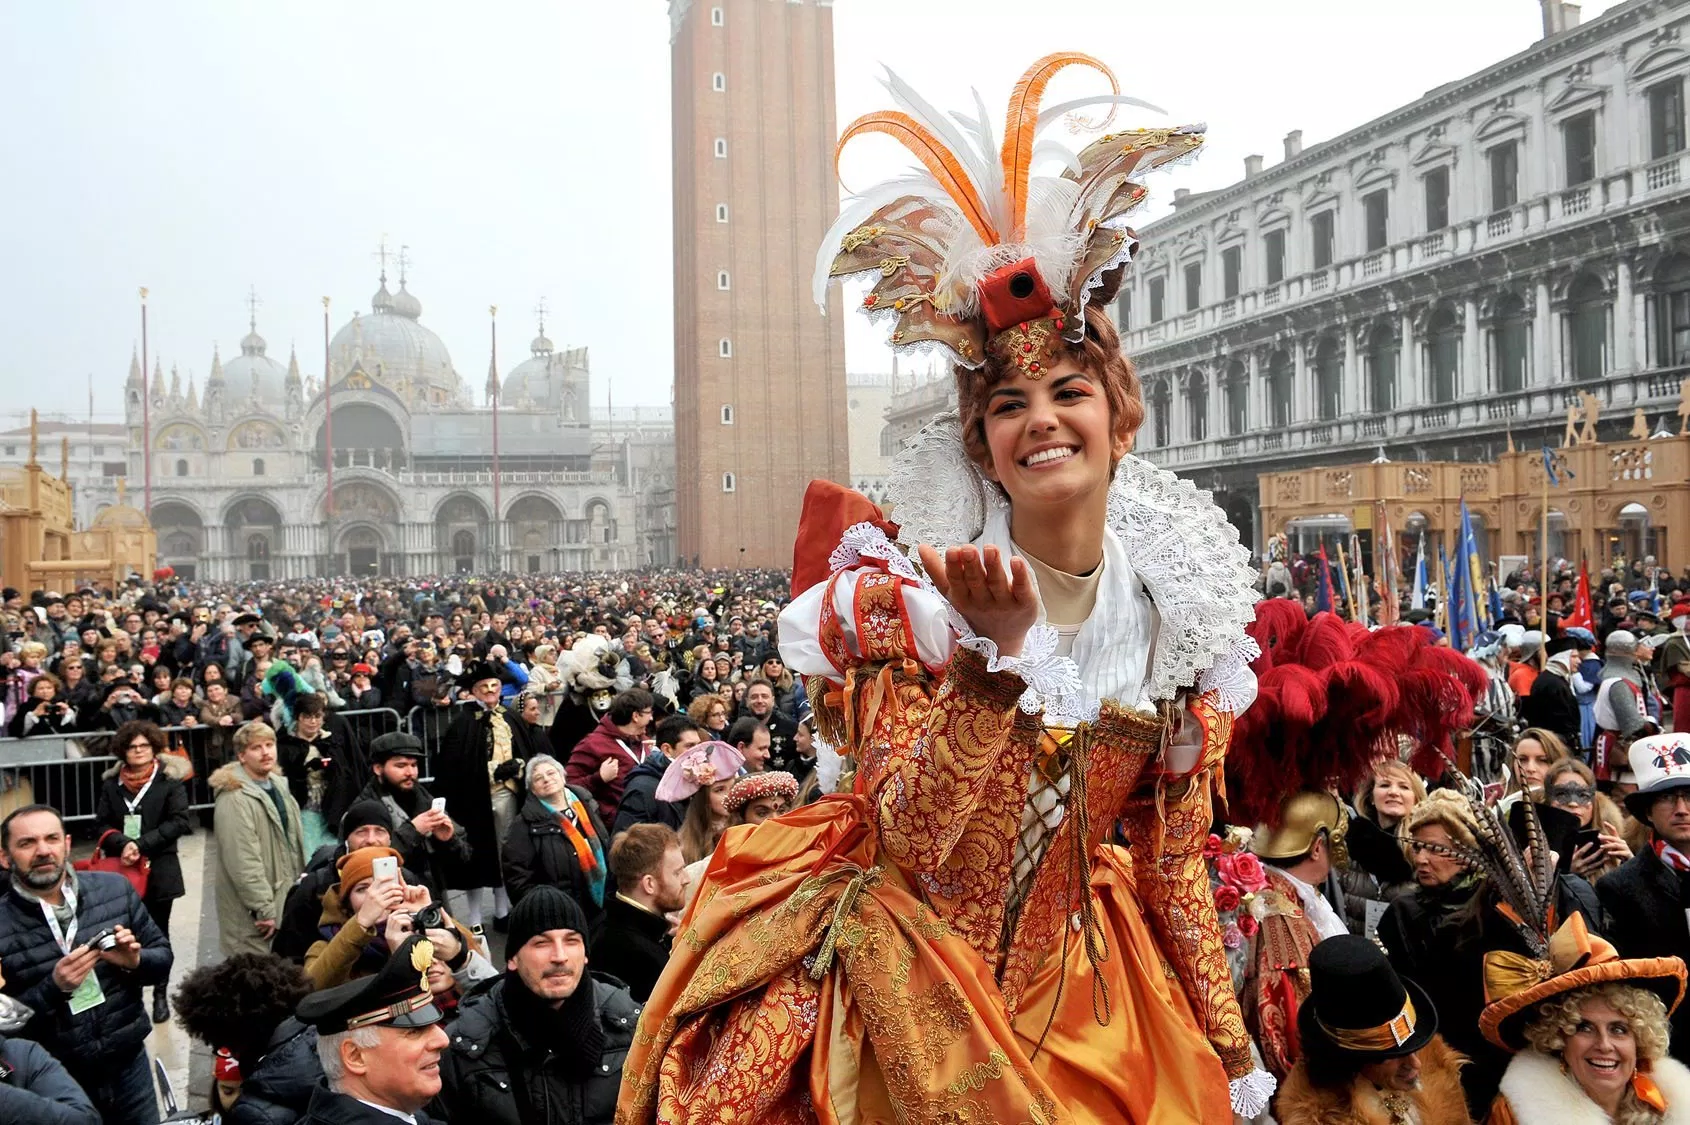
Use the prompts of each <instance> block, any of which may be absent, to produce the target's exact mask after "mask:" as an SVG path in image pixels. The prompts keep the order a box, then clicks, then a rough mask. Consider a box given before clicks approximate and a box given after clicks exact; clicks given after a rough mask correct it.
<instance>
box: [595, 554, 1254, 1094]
mask: <svg viewBox="0 0 1690 1125" xmlns="http://www.w3.org/2000/svg"><path fill="white" fill-rule="evenodd" d="M835 580H836V581H837V577H836V579H835ZM902 582H903V580H902V579H900V578H898V577H896V576H894V575H890V574H875V575H871V576H868V577H866V578H864V579H863V580H862V582H861V583H859V586H858V592H857V599H858V611H857V637H858V639H859V643H860V644H861V645H862V646H863V649H864V655H863V658H861V659H858V658H847V656H846V654H845V653H843V652H842V651H840V652H838V656H837V659H836V665H837V666H838V667H842V668H847V673H846V684H845V689H844V691H843V693H842V700H841V710H842V712H843V717H844V720H845V724H846V729H847V734H848V739H847V741H848V749H849V750H850V752H851V753H852V755H853V756H854V757H855V760H856V764H857V774H856V778H855V782H854V791H853V792H852V793H851V794H848V795H838V796H832V797H827V798H824V799H823V800H821V801H819V802H817V803H815V804H812V805H807V806H803V807H800V808H798V809H795V810H793V811H792V812H790V813H788V814H786V815H785V816H782V817H779V818H777V819H774V820H770V821H765V822H764V823H763V824H761V825H758V826H755V827H753V826H741V827H736V828H732V829H729V830H728V832H727V834H726V835H725V836H724V837H723V839H722V841H721V843H720V845H719V846H718V847H717V849H716V852H715V854H714V855H713V857H712V858H711V861H710V864H709V866H708V868H707V870H706V872H705V875H704V882H703V885H702V887H701V889H700V891H699V893H698V895H697V896H696V898H695V899H694V902H693V905H692V907H691V909H690V910H689V912H688V914H687V915H686V917H685V918H684V919H683V920H682V923H681V927H680V930H679V934H678V936H677V938H676V941H675V947H674V953H673V955H672V957H671V959H670V961H669V964H668V967H667V968H666V969H665V970H664V973H663V976H662V978H661V980H659V982H658V984H657V987H656V989H655V990H654V991H653V993H652V996H651V999H650V1002H649V1003H648V1004H647V1006H646V1008H645V1012H644V1015H643V1016H642V1018H641V1021H640V1026H639V1028H638V1031H637V1033H636V1035H635V1040H634V1046H633V1049H632V1051H631V1053H630V1054H629V1057H628V1059H627V1061H626V1063H625V1065H624V1067H623V1086H622V1091H621V1097H620V1099H619V1102H618V1108H617V1116H616V1120H617V1121H618V1122H619V1123H620V1125H635V1123H641V1125H644V1123H647V1122H652V1121H659V1122H663V1123H664V1125H670V1123H677V1122H687V1123H698V1125H704V1123H711V1125H715V1123H723V1122H727V1123H733V1122H745V1123H751V1122H756V1123H758V1125H785V1123H792V1125H799V1123H804V1125H809V1123H817V1122H819V1123H823V1125H879V1123H881V1122H914V1123H924V1122H925V1123H934V1125H962V1123H965V1122H980V1123H1007V1125H1021V1123H1027V1125H1057V1123H1062V1125H1069V1123H1076V1125H1077V1123H1082V1122H1084V1123H1093V1122H1096V1123H1102V1122H1110V1123H1119V1122H1127V1123H1131V1125H1174V1123H1180V1125H1187V1123H1193V1122H1198V1123H1210V1122H1213V1123H1215V1125H1229V1123H1230V1122H1231V1121H1232V1107H1231V1101H1230V1098H1229V1091H1228V1079H1229V1077H1240V1076H1243V1075H1245V1074H1248V1073H1249V1072H1250V1070H1251V1064H1250V1055H1249V1041H1248V1039H1247V1038H1246V1036H1245V1032H1244V1028H1243V1022H1242V1019H1241V1018H1240V1016H1239V1012H1238V1006H1237V1001H1236V998H1235V997H1234V995H1233V992H1232V987H1231V981H1230V977H1229V976H1228V973H1227V969H1226V965H1225V960H1224V955H1223V951H1222V948H1221V944H1220V934H1219V928H1218V925H1217V923H1216V920H1215V914H1214V906H1213V900H1212V898H1211V896H1210V889H1209V882H1208V875H1207V872H1206V869H1205V867H1204V864H1203V858H1202V847H1203V843H1204V841H1205V840H1206V838H1207V835H1208V830H1209V824H1210V810H1211V803H1210V801H1211V788H1212V786H1213V785H1214V783H1215V782H1216V781H1217V780H1218V773H1219V770H1218V767H1219V764H1220V761H1221V758H1222V757H1223V756H1224V753H1225V749H1226V744H1227V740H1228V736H1229V734H1230V729H1231V716H1230V715H1228V714H1226V713H1224V712H1220V711H1217V710H1216V709H1215V708H1213V707H1211V706H1208V705H1207V703H1206V702H1205V700H1201V699H1200V700H1197V701H1195V702H1193V703H1192V704H1190V709H1191V711H1192V714H1193V716H1194V717H1195V719H1196V720H1197V721H1198V722H1199V723H1200V724H1201V730H1202V734H1203V740H1204V745H1203V749H1202V752H1201V754H1200V756H1199V759H1198V764H1197V766H1196V768H1195V770H1194V771H1192V772H1191V773H1188V774H1186V775H1184V776H1182V777H1179V778H1170V777H1168V776H1166V775H1165V774H1164V773H1163V772H1162V771H1161V770H1160V768H1159V764H1158V763H1159V762H1160V752H1161V748H1162V746H1163V743H1164V739H1163V735H1164V730H1165V727H1166V721H1165V720H1164V719H1157V718H1147V717H1145V716H1143V715H1140V714H1138V713H1136V712H1127V711H1124V710H1121V709H1119V708H1115V707H1112V706H1110V705H1108V704H1105V705H1104V707H1103V709H1102V712H1101V714H1100V715H1099V717H1098V719H1097V721H1096V722H1095V723H1091V724H1084V725H1082V726H1081V727H1080V728H1079V729H1077V730H1075V731H1073V732H1050V731H1046V730H1045V729H1044V728H1043V727H1042V726H1041V724H1040V721H1039V718H1038V717H1037V716H1035V715H1029V714H1027V713H1025V712H1023V711H1021V710H1020V709H1019V708H1018V706H1017V700H1018V699H1019V698H1020V696H1021V694H1022V691H1023V684H1022V681H1021V679H1020V678H1019V677H1018V676H1015V675H1014V674H1011V673H1008V672H998V673H992V672H989V671H988V670H987V664H986V662H985V660H984V658H982V657H981V656H979V655H978V654H976V653H974V652H972V651H970V650H967V649H958V650H957V651H956V653H955V654H954V655H953V656H952V657H951V659H950V661H949V663H948V664H947V665H946V667H945V669H944V671H943V674H942V676H940V677H935V676H933V675H932V674H930V673H929V672H928V670H927V669H925V668H923V667H922V666H921V665H920V664H919V663H918V662H917V661H916V660H915V659H914V651H915V646H914V642H913V640H912V639H911V636H910V631H909V628H908V624H907V620H906V619H905V618H904V617H903V615H902V612H901V611H902V597H901V594H900V590H899V588H900V585H901V584H902ZM829 593H830V595H831V590H830V591H829ZM828 603H829V604H830V603H831V596H830V597H829V599H828ZM877 625H878V626H879V627H877ZM830 632H831V633H832V634H833V636H832V640H833V643H834V645H835V646H836V648H837V647H838V638H837V628H835V629H833V630H831V631H830V630H829V629H828V627H827V623H826V621H825V620H824V623H823V630H822V633H823V641H824V644H826V643H827V642H828V640H829V636H830ZM1035 768H1036V769H1037V771H1038V772H1039V773H1042V774H1043V775H1044V776H1046V777H1057V776H1066V778H1067V781H1068V788H1067V797H1066V807H1065V811H1064V815H1063V817H1062V819H1061V822H1060V824H1059V826H1057V827H1056V828H1055V830H1054V831H1053V832H1052V833H1051V834H1050V835H1049V836H1048V838H1047V839H1046V841H1045V846H1044V849H1043V851H1042V853H1041V858H1040V860H1039V862H1038V864H1037V867H1036V869H1035V874H1033V875H1032V877H1031V879H1030V880H1027V881H1025V882H1024V883H1023V885H1022V889H1021V890H1020V892H1019V893H1018V894H1017V895H1016V896H1015V897H1016V901H1015V903H1014V905H1012V904H1011V901H1010V900H1011V891H1010V888H1011V884H1012V878H1013V865H1014V860H1015V853H1016V842H1017V835H1018V833H1019V832H1020V831H1021V823H1022V813H1023V808H1024V806H1025V805H1026V803H1027V801H1028V793H1029V778H1030V777H1033V776H1035V772H1034V771H1035ZM1117 823H1119V824H1120V826H1121V827H1122V829H1123V830H1124V832H1125V833H1126V836H1127V839H1128V840H1129V841H1130V842H1131V845H1132V846H1131V851H1130V852H1129V851H1128V850H1127V849H1123V848H1120V847H1118V846H1115V845H1114V844H1112V843H1109V842H1108V838H1109V837H1110V834H1111V833H1110V829H1111V828H1112V827H1113V826H1115V825H1116V824H1117ZM1223 1059H1224V1062H1223Z"/></svg>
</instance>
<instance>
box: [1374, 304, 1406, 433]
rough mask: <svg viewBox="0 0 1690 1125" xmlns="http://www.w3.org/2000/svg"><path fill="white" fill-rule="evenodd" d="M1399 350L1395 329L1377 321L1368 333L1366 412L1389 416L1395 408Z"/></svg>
mask: <svg viewBox="0 0 1690 1125" xmlns="http://www.w3.org/2000/svg"><path fill="white" fill-rule="evenodd" d="M1400 354H1401V349H1400V348H1399V346H1398V343H1397V330H1396V326H1395V325H1394V324H1392V323H1391V322H1390V321H1389V320H1383V319H1381V320H1376V321H1374V322H1373V327H1372V329H1371V330H1370V331H1369V332H1368V334H1367V409H1368V410H1369V411H1371V412H1372V413H1374V414H1389V413H1390V412H1391V411H1393V410H1395V409H1396V408H1397V359H1398V357H1399V355H1400Z"/></svg>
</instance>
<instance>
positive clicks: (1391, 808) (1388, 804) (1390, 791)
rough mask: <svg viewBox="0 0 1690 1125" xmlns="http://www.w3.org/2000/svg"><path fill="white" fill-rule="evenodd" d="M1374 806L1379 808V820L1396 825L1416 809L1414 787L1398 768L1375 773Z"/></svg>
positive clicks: (1389, 824)
mask: <svg viewBox="0 0 1690 1125" xmlns="http://www.w3.org/2000/svg"><path fill="white" fill-rule="evenodd" d="M1373 807H1374V808H1375V809H1377V810H1379V821H1380V823H1381V824H1383V825H1385V826H1386V827H1394V826H1395V825H1396V824H1397V822H1398V821H1400V820H1402V818H1403V817H1405V816H1407V815H1408V814H1409V813H1410V812H1411V811H1413V809H1414V787H1413V786H1412V785H1410V784H1409V783H1408V778H1406V777H1404V776H1403V775H1402V774H1401V773H1400V772H1398V771H1396V770H1380V771H1379V772H1378V773H1376V774H1374V775H1373Z"/></svg>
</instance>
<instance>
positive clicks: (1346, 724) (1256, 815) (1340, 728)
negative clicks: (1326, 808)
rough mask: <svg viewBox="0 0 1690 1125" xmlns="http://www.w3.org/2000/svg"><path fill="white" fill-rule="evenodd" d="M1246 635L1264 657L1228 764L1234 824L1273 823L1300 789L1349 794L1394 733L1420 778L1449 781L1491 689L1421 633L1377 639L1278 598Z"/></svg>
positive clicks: (1392, 629)
mask: <svg viewBox="0 0 1690 1125" xmlns="http://www.w3.org/2000/svg"><path fill="white" fill-rule="evenodd" d="M1249 633H1250V635H1251V636H1252V637H1253V638H1255V640H1256V643H1257V644H1258V645H1260V646H1261V649H1262V655H1261V656H1260V657H1258V658H1257V659H1256V661H1255V663H1254V664H1252V665H1251V668H1252V670H1253V671H1254V672H1255V673H1256V684H1257V695H1256V702H1255V703H1253V704H1252V705H1251V706H1250V708H1249V709H1248V710H1247V711H1245V712H1244V714H1242V715H1240V716H1238V718H1237V720H1236V721H1235V722H1234V724H1233V728H1232V746H1231V748H1230V750H1229V751H1228V753H1227V761H1226V780H1227V801H1228V819H1229V820H1231V821H1233V822H1234V823H1237V824H1256V823H1259V822H1263V821H1266V822H1270V823H1271V822H1273V821H1274V820H1275V819H1276V818H1277V816H1278V813H1279V804H1280V802H1281V801H1282V800H1284V799H1285V798H1286V797H1288V796H1290V795H1291V794H1292V793H1295V792H1297V791H1298V790H1301V789H1333V790H1336V791H1337V792H1339V793H1341V794H1346V795H1347V794H1348V793H1350V792H1351V791H1352V790H1354V789H1355V787H1356V786H1357V785H1359V784H1361V782H1362V781H1363V779H1365V778H1366V777H1367V775H1368V772H1369V771H1370V770H1371V769H1372V768H1373V763H1374V762H1376V761H1378V760H1379V759H1380V758H1382V757H1385V756H1387V755H1390V754H1394V753H1396V738H1397V736H1398V735H1407V736H1409V737H1410V738H1412V739H1413V740H1414V742H1415V744H1416V750H1415V755H1414V759H1413V765H1414V767H1415V768H1416V769H1418V770H1420V771H1421V772H1422V773H1426V774H1430V775H1433V776H1435V775H1437V774H1441V773H1442V772H1443V764H1444V763H1443V760H1442V757H1441V755H1444V754H1449V753H1450V752H1451V738H1452V737H1453V736H1454V734H1455V733H1456V732H1457V731H1459V730H1461V729H1462V728H1463V727H1464V726H1466V724H1467V722H1468V721H1469V720H1470V719H1471V718H1472V714H1473V701H1474V700H1475V699H1476V698H1478V697H1479V696H1481V695H1482V694H1483V693H1484V689H1485V673H1484V669H1482V668H1480V667H1479V666H1478V665H1477V664H1476V663H1474V662H1473V661H1472V660H1469V659H1468V658H1467V657H1465V656H1463V655H1461V654H1460V653H1458V652H1454V651H1452V650H1450V649H1447V648H1436V647H1434V646H1433V645H1432V644H1431V643H1430V634H1429V633H1427V631H1426V630H1424V629H1421V628H1419V627H1418V626H1414V625H1389V626H1385V627H1383V628H1380V629H1375V630H1371V631H1370V630H1369V629H1368V628H1367V627H1366V626H1363V625H1358V624H1355V623H1353V622H1347V621H1345V620H1343V619H1342V618H1341V617H1338V616H1337V615H1336V614H1332V613H1318V614H1316V615H1315V616H1314V617H1313V618H1308V617H1306V616H1305V615H1304V613H1303V609H1302V607H1301V606H1299V605H1298V604H1297V603H1296V602H1293V601H1289V600H1287V599H1283V598H1276V599H1272V600H1268V601H1264V602H1260V603H1258V604H1257V606H1256V620H1255V622H1254V623H1253V624H1252V625H1251V626H1250V628H1249Z"/></svg>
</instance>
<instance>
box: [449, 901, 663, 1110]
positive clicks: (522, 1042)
mask: <svg viewBox="0 0 1690 1125" xmlns="http://www.w3.org/2000/svg"><path fill="white" fill-rule="evenodd" d="M586 924H587V923H586V917H585V915H583V914H582V912H581V908H580V906H578V905H577V904H576V902H575V900H574V899H572V898H570V897H569V896H568V895H566V894H564V893H563V892H562V891H560V890H558V889H557V888H555V887H536V888H535V889H534V890H532V891H530V892H529V893H528V895H527V896H525V897H524V898H523V900H522V901H521V902H519V903H517V904H516V906H515V907H513V908H512V910H511V927H510V945H509V948H510V958H509V961H508V962H507V964H506V971H505V974H504V976H502V977H500V978H499V980H498V981H497V982H496V983H494V984H493V986H492V987H491V988H489V989H487V991H486V992H482V993H478V994H473V995H471V996H470V997H469V999H467V1000H465V1001H464V1003H463V1006H462V1007H461V1008H460V1009H459V1010H458V1019H457V1022H455V1023H454V1024H453V1025H452V1041H451V1047H450V1049H449V1050H448V1051H447V1052H446V1056H445V1058H444V1059H442V1060H441V1067H440V1069H441V1079H442V1082H443V1086H444V1088H443V1089H442V1090H441V1094H440V1101H441V1104H442V1105H444V1107H445V1109H446V1116H447V1118H448V1119H449V1120H452V1121H458V1122H474V1123H476V1125H528V1123H531V1122H536V1123H537V1122H552V1121H568V1122H578V1123H579V1125H610V1123H611V1121H612V1119H613V1118H614V1117H615V1114H616V1096H617V1092H618V1090H619V1088H620V1086H621V1084H622V1063H623V1061H624V1060H625V1059H626V1058H627V1057H628V1048H629V1046H631V1045H632V1043H633V1041H634V1028H635V1026H636V1025H637V1024H638V1023H639V1017H640V1005H639V1004H637V1003H635V1002H634V1000H633V998H632V997H630V996H629V995H628V990H627V989H626V988H623V987H622V986H621V984H620V983H619V982H617V981H615V980H614V979H612V978H610V977H605V976H601V975H599V974H589V973H588V972H587V954H588V946H587V934H586V932H585V927H586Z"/></svg>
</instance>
